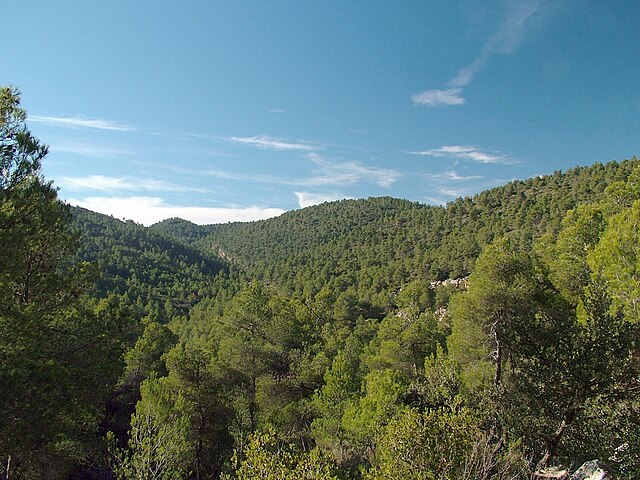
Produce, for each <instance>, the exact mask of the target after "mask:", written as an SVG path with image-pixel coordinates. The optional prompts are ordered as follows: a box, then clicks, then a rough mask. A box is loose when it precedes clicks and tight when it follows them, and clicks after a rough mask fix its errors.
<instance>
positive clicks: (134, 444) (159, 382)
mask: <svg viewBox="0 0 640 480" xmlns="http://www.w3.org/2000/svg"><path fill="white" fill-rule="evenodd" d="M140 394H141V399H140V401H139V402H138V403H137V405H136V412H135V413H134V414H133V415H132V417H131V431H130V433H129V449H128V450H125V449H120V448H118V447H117V446H116V440H115V436H114V435H113V434H112V433H111V432H109V435H108V442H109V450H110V453H111V454H112V457H113V469H114V472H115V474H116V475H117V477H118V478H119V479H122V480H133V479H143V478H144V479H147V480H152V479H154V480H156V479H157V480H160V479H162V480H177V479H181V478H187V477H188V476H189V475H190V469H191V466H192V462H193V455H194V447H193V444H192V442H191V439H190V431H191V428H192V424H191V417H190V415H189V405H188V402H187V400H186V399H185V398H184V396H183V395H182V394H181V393H178V395H177V396H176V395H174V394H173V392H172V390H171V388H170V387H169V385H168V383H167V382H166V380H165V379H158V378H157V377H156V376H155V375H152V376H151V377H150V378H148V379H147V380H145V381H144V382H143V383H142V385H141V386H140Z"/></svg>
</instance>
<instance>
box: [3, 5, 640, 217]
mask: <svg viewBox="0 0 640 480" xmlns="http://www.w3.org/2000/svg"><path fill="white" fill-rule="evenodd" d="M2 23H3V47H4V48H3V53H4V55H3V59H2V62H1V64H0V79H1V80H0V81H1V83H2V84H3V85H14V86H17V87H19V88H20V90H21V91H22V100H23V106H24V107H25V108H26V109H27V111H28V114H29V125H30V127H31V129H32V131H33V132H34V133H35V134H36V135H37V136H38V137H39V138H40V139H41V140H42V141H43V142H44V143H47V144H48V145H50V147H51V148H50V154H49V156H48V157H47V159H46V160H45V161H44V164H43V171H44V174H45V176H46V177H47V178H48V179H52V180H54V183H55V185H57V186H58V187H59V189H60V196H61V197H62V198H63V199H65V200H67V201H69V202H70V203H73V204H77V205H81V206H84V207H86V208H89V209H92V210H95V211H100V212H102V213H107V214H112V215H114V216H115V217H117V218H128V219H133V220H135V221H137V222H140V223H144V224H147V225H148V224H151V223H154V222H156V221H159V220H161V219H163V218H168V217H174V216H179V217H182V218H186V219H189V220H191V221H194V222H196V223H201V224H205V223H218V222H228V221H237V220H240V221H244V220H255V219H260V218H266V217H269V216H274V215H278V214H280V213H282V212H284V211H287V210H291V209H296V208H300V207H305V206H309V205H313V204H316V203H319V202H323V201H327V200H336V199H342V198H362V197H369V196H382V195H390V196H394V197H400V198H407V199H410V200H414V201H419V202H424V203H430V204H444V203H446V202H447V201H451V200H453V199H455V198H456V197H458V196H466V195H472V194H475V193H478V192H480V191H482V190H485V189H487V188H491V187H493V186H496V185H500V184H503V183H506V182H508V181H510V180H512V179H516V178H528V177H532V176H535V175H540V174H546V173H552V172H553V171H555V170H559V169H567V168H570V167H573V166H576V165H590V164H592V163H594V162H603V163H604V162H607V161H610V160H622V159H625V158H629V157H631V156H633V155H639V154H640V148H639V146H640V145H639V143H640V120H639V119H640V82H639V81H638V78H639V77H640V75H639V74H640V42H639V41H638V34H637V32H638V27H639V26H640V3H639V2H637V1H621V0H616V1H614V0H610V1H605V0H580V1H578V0H565V1H563V0H560V1H544V0H509V1H482V0H462V1H444V0H442V1H427V0H424V1H398V2H390V1H376V0H366V1H365V0H361V1H344V0H342V1H330V0H325V1H321V2H318V1H305V0H291V1H284V0H282V1H279V0H273V1H267V0H264V1H230V0H229V1H204V0H201V1H195V0H194V1H184V2H177V1H175V2H169V1H158V0H156V1H136V2H131V1H115V0H110V1H108V2H105V1H91V0H87V1H82V2H80V1H62V0H61V1H56V2H49V1H45V0H42V1H29V0H25V1H23V2H17V1H13V2H8V5H4V8H3V22H2Z"/></svg>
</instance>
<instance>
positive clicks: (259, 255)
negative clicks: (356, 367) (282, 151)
mask: <svg viewBox="0 0 640 480" xmlns="http://www.w3.org/2000/svg"><path fill="white" fill-rule="evenodd" d="M637 164H638V161H637V160H636V159H635V158H634V159H631V160H628V161H623V162H620V163H618V162H610V163H608V164H606V165H602V164H596V165H593V166H591V167H576V168H574V169H572V170H569V171H567V172H564V173H562V172H555V173H554V174H552V175H547V176H541V177H536V178H533V179H529V180H524V181H514V182H511V183H509V184H507V185H504V186H502V187H497V188H494V189H492V190H488V191H485V192H482V193H480V194H478V195H476V196H473V197H467V198H459V199H458V200H456V201H454V202H451V203H449V204H448V205H447V206H446V207H434V206H428V205H423V204H419V203H414V202H409V201H406V200H399V199H393V198H389V197H383V198H370V199H367V200H343V201H339V202H333V203H326V204H322V205H318V206H314V207H309V208H305V209H303V210H298V211H292V212H288V213H286V214H284V215H282V216H280V217H278V218H274V219H269V220H264V221H260V222H252V223H242V224H226V225H210V226H204V227H200V226H197V225H194V224H190V223H189V222H185V221H180V220H176V219H173V220H168V221H165V222H161V223H159V224H156V225H154V226H152V227H151V229H152V230H155V231H159V232H162V233H164V234H168V235H173V236H174V237H176V238H181V239H182V240H184V241H189V242H193V243H194V244H197V245H199V246H201V248H203V249H204V250H208V251H212V252H222V254H224V255H225V257H227V258H228V259H230V261H232V262H234V263H235V264H236V265H237V266H239V267H240V268H241V269H243V270H245V271H247V272H251V275H252V276H256V277H258V278H261V279H262V280H263V281H267V282H273V283H275V284H276V285H278V286H279V287H281V288H286V289H288V290H289V291H295V292H296V293H298V294H304V295H314V294H316V293H317V292H318V291H319V290H320V289H321V288H322V287H323V286H324V285H326V284H340V283H342V284H345V285H349V286H351V287H352V288H353V289H354V290H355V291H356V292H357V294H358V296H359V297H361V298H369V299H371V300H372V301H373V302H375V303H377V304H378V306H383V307H386V306H387V305H388V301H389V300H388V298H385V297H386V296H387V293H388V292H392V291H394V287H395V288H397V287H399V286H401V285H403V284H406V283H409V282H410V281H412V280H415V279H418V278H426V279H429V280H444V279H446V278H458V277H463V276H466V275H468V274H469V273H470V272H471V271H472V269H473V264H474V261H475V258H477V256H478V255H479V253H480V251H481V250H482V248H483V247H484V246H486V245H487V244H489V243H491V242H492V241H493V240H495V239H498V238H501V237H502V236H503V235H505V234H510V236H511V238H512V239H513V241H515V242H516V243H517V244H518V245H519V246H520V247H522V248H531V246H532V244H533V240H534V239H535V238H538V237H540V236H542V235H544V234H547V233H552V234H555V233H557V232H558V230H559V229H560V224H561V221H562V218H563V217H564V215H565V213H566V212H567V211H568V210H570V209H572V208H575V207H576V206H577V205H578V204H581V203H585V202H592V201H596V200H598V199H599V198H600V196H601V195H602V193H603V192H604V189H605V187H606V186H607V185H608V184H609V183H611V182H613V181H617V180H624V179H626V178H627V177H628V175H629V174H630V172H631V171H632V169H633V168H634V166H636V165H637Z"/></svg>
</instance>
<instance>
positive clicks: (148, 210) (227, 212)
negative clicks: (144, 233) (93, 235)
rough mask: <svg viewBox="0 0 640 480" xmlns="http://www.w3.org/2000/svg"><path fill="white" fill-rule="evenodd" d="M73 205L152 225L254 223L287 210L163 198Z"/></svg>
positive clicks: (111, 199)
mask: <svg viewBox="0 0 640 480" xmlns="http://www.w3.org/2000/svg"><path fill="white" fill-rule="evenodd" d="M67 202H68V203H70V204H72V205H77V206H79V207H82V208H87V209H89V210H93V211H94V212H98V213H103V214H105V215H113V216H114V217H116V218H123V219H128V220H134V221H136V222H138V223H142V224H143V225H152V224H154V223H157V222H159V221H162V220H165V219H167V218H173V217H178V218H183V219H185V220H189V221H191V222H194V223H197V224H199V225H208V224H213V223H227V222H252V221H257V220H263V219H265V218H271V217H276V216H278V215H282V214H283V213H284V212H285V210H282V209H280V208H270V207H259V206H255V205H254V206H249V207H186V206H180V205H171V204H168V203H165V201H164V200H163V199H162V198H159V197H145V196H133V197H88V198H83V199H76V198H70V199H68V200H67Z"/></svg>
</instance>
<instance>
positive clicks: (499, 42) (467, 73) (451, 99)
mask: <svg viewBox="0 0 640 480" xmlns="http://www.w3.org/2000/svg"><path fill="white" fill-rule="evenodd" d="M508 7H509V11H508V12H507V14H506V16H505V19H504V21H503V22H502V24H501V25H500V28H499V29H498V31H497V32H496V33H494V34H493V35H492V36H491V37H489V39H488V40H487V41H486V42H485V44H484V46H483V47H482V50H481V52H480V54H479V55H478V56H477V57H476V58H475V59H474V60H473V61H472V62H471V63H470V64H469V65H467V66H465V67H463V68H461V69H460V70H458V73H457V74H456V76H455V77H453V78H452V79H451V80H450V81H449V82H448V83H447V86H448V87H449V88H448V89H444V90H426V91H424V92H422V93H418V94H416V95H413V96H412V97H411V100H412V101H413V103H414V105H416V104H420V105H428V106H431V107H435V106H439V105H462V104H463V103H465V99H464V97H463V96H462V93H463V91H462V87H466V86H467V85H469V84H470V83H471V82H472V81H473V79H474V78H475V76H476V75H477V74H478V72H480V70H482V69H483V68H484V66H485V64H486V63H487V61H488V60H489V58H491V56H492V55H505V54H509V53H513V52H514V51H516V50H517V48H518V47H519V46H520V43H521V41H522V38H523V37H524V35H525V33H526V26H527V23H529V22H530V21H531V18H532V17H534V16H535V14H538V13H540V12H541V11H542V10H543V1H542V0H520V1H515V2H510V3H509V4H508Z"/></svg>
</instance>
